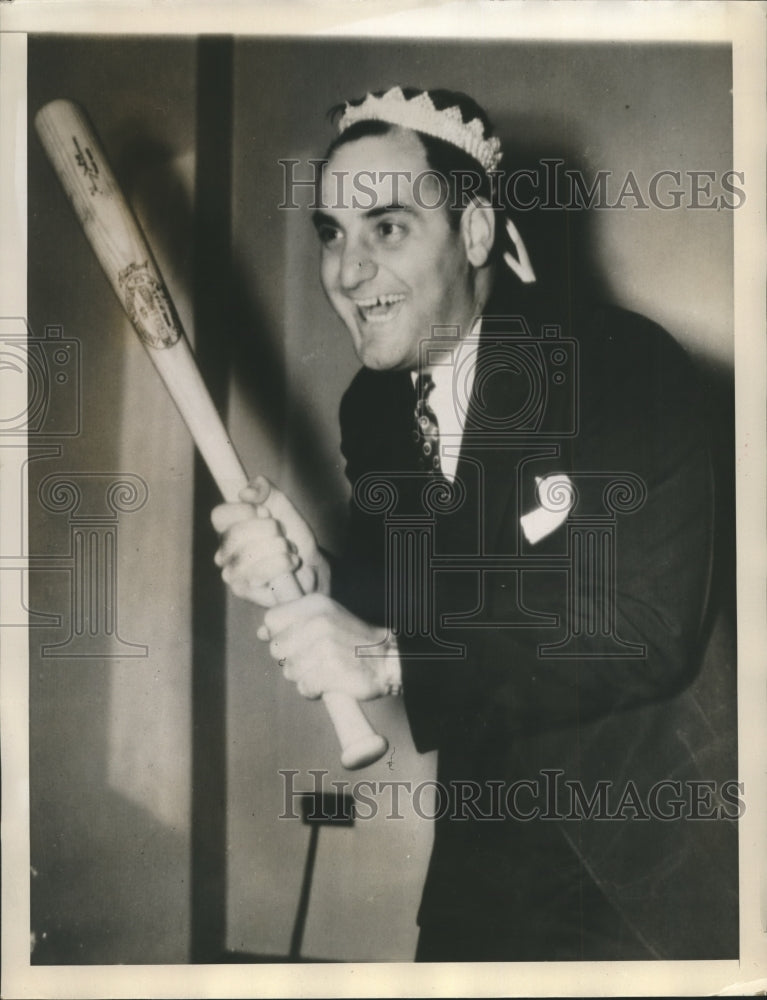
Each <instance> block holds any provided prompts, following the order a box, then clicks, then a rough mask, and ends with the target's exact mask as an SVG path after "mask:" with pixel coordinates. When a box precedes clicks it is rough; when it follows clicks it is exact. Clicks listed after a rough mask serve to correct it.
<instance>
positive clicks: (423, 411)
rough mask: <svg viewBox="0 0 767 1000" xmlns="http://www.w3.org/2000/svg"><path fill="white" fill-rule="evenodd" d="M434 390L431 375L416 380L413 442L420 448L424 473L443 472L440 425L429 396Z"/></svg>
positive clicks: (420, 460)
mask: <svg viewBox="0 0 767 1000" xmlns="http://www.w3.org/2000/svg"><path fill="white" fill-rule="evenodd" d="M433 388H434V379H433V378H432V377H431V375H429V374H423V375H419V376H418V377H417V378H416V380H415V391H416V404H415V429H414V430H413V440H414V441H415V442H416V444H417V446H418V467H419V469H420V470H421V471H422V472H433V473H436V474H437V475H438V474H439V473H440V472H441V471H442V464H441V462H440V457H439V424H438V423H437V417H436V415H435V413H434V410H432V408H431V407H430V406H429V394H430V393H431V391H432V389H433Z"/></svg>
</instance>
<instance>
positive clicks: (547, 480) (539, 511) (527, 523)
mask: <svg viewBox="0 0 767 1000" xmlns="http://www.w3.org/2000/svg"><path fill="white" fill-rule="evenodd" d="M535 485H536V488H537V489H536V492H537V494H538V504H539V506H538V507H536V508H535V510H531V511H529V512H528V513H527V514H523V515H522V517H520V519H519V523H520V525H521V526H522V531H523V532H524V535H525V538H526V539H527V541H528V542H529V543H530V544H531V545H535V544H537V543H538V542H540V540H541V539H542V538H545V537H546V536H547V535H550V534H551V533H552V531H556V530H557V528H558V527H559V526H560V524H563V523H564V522H565V521H566V520H567V515H568V514H569V513H570V511H571V510H572V509H573V507H574V506H575V487H574V486H573V483H572V480H571V479H570V478H569V476H566V475H565V474H564V473H558V474H557V475H554V476H545V477H541V476H536V477H535Z"/></svg>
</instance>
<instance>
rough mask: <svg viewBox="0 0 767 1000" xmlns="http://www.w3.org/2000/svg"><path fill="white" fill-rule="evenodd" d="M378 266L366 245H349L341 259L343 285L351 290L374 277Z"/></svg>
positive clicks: (347, 289) (346, 289) (345, 288)
mask: <svg viewBox="0 0 767 1000" xmlns="http://www.w3.org/2000/svg"><path fill="white" fill-rule="evenodd" d="M377 271H378V268H377V266H376V262H375V261H374V260H373V258H372V256H371V255H370V253H369V252H367V251H366V249H365V247H363V246H362V245H360V244H355V245H354V246H351V245H349V246H347V247H346V249H345V251H344V255H343V258H342V260H341V275H340V277H341V287H342V288H343V289H344V290H345V291H349V290H351V289H353V288H356V287H357V286H358V285H361V284H362V283H363V282H364V281H369V280H370V279H371V278H374V277H375V275H376V273H377Z"/></svg>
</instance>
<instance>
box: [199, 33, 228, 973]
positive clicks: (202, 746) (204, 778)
mask: <svg viewBox="0 0 767 1000" xmlns="http://www.w3.org/2000/svg"><path fill="white" fill-rule="evenodd" d="M232 58H233V44H232V39H231V38H225V37H215V36H208V37H205V38H201V39H200V40H199V41H198V50H197V137H196V155H197V162H196V181H195V231H194V253H195V258H194V327H195V353H196V355H197V358H198V361H199V364H200V367H201V369H202V372H203V376H204V378H205V381H206V382H207V385H208V388H209V389H210V391H211V394H212V396H213V399H214V401H215V403H216V405H217V407H218V409H219V411H220V412H221V413H222V414H224V415H225V412H226V397H227V385H228V377H229V367H230V364H229V362H230V358H229V345H230V343H231V338H230V331H229V330H228V329H227V328H226V323H227V315H228V313H229V310H228V308H227V303H228V300H229V299H230V297H229V295H228V287H229V284H230V282H231V187H232ZM219 502H220V497H219V494H218V492H217V490H216V488H215V486H214V484H213V481H212V480H211V478H210V475H209V474H208V471H207V469H206V467H205V466H204V464H203V463H202V461H201V459H200V458H199V456H196V457H195V474H194V529H193V530H194V536H193V538H194V542H193V545H194V549H193V558H192V571H193V580H192V612H193V623H192V641H193V652H192V726H193V730H192V864H191V895H192V943H191V958H192V961H193V962H211V961H216V960H220V958H221V956H222V955H223V952H224V950H225V944H226V594H225V591H224V587H223V585H222V583H221V578H220V576H219V572H218V570H217V569H216V567H215V566H214V564H213V553H214V551H215V549H216V547H217V542H216V537H215V534H214V532H213V530H212V528H211V525H210V511H211V509H212V507H214V506H215V505H216V504H217V503H219Z"/></svg>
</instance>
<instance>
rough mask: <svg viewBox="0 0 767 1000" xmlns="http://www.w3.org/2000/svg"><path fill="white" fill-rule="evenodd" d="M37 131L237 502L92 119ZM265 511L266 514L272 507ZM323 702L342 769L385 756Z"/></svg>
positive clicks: (50, 117)
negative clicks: (338, 747)
mask: <svg viewBox="0 0 767 1000" xmlns="http://www.w3.org/2000/svg"><path fill="white" fill-rule="evenodd" d="M35 128H36V129H37V134H38V136H39V137H40V141H41V143H42V145H43V148H44V149H45V152H46V153H47V155H48V159H49V160H50V162H51V165H52V166H53V169H54V170H55V172H56V174H57V176H58V178H59V180H60V181H61V184H62V185H63V187H64V190H65V192H66V194H67V196H68V198H69V200H70V202H71V203H72V207H73V208H74V210H75V214H76V215H77V218H78V219H79V221H80V224H81V225H82V227H83V230H84V232H85V235H86V237H87V239H88V242H89V243H90V245H91V247H92V249H93V251H94V253H95V254H96V257H97V258H98V261H99V263H100V264H101V267H102V269H103V271H104V274H105V275H106V277H107V278H108V280H109V283H110V285H111V286H112V288H113V289H114V291H115V294H116V295H117V298H118V299H119V300H120V304H121V305H122V307H123V309H124V310H125V312H126V313H127V315H128V317H129V319H130V321H131V323H132V324H133V326H134V328H135V330H136V333H138V335H139V338H140V339H141V342H142V344H143V345H144V347H145V348H146V351H147V354H148V355H149V357H150V358H151V359H152V363H153V364H154V366H155V368H156V369H157V371H158V372H159V374H160V377H161V378H162V380H163V382H164V383H165V385H166V387H167V389H168V391H169V392H170V394H171V396H172V398H173V401H174V403H175V404H176V406H177V407H178V410H179V412H180V414H181V416H182V418H183V420H184V422H185V423H186V425H187V427H188V428H189V430H190V432H191V434H192V437H193V439H194V442H195V444H196V445H197V447H198V449H199V451H200V454H201V455H202V457H203V459H204V461H205V463H206V465H207V466H208V468H209V469H210V473H211V475H212V476H213V479H214V481H215V483H216V485H217V486H218V488H219V490H220V491H221V494H222V496H223V498H224V500H226V501H229V502H236V501H237V500H238V498H239V493H240V490H241V489H242V488H243V486H245V485H246V484H247V482H248V477H247V476H246V474H245V471H244V469H243V467H242V463H241V462H240V459H239V458H238V456H237V453H236V451H235V450H234V447H233V445H232V442H231V441H230V440H229V436H228V435H227V432H226V429H225V427H224V425H223V423H222V421H221V418H220V416H219V414H218V411H217V410H216V408H215V406H214V404H213V400H212V399H211V398H210V395H209V393H208V390H207V388H206V387H205V383H204V382H203V380H202V376H201V375H200V371H199V369H198V367H197V364H196V362H195V359H194V355H193V354H192V351H191V348H190V347H189V343H188V341H187V339H186V337H185V335H184V331H183V329H182V326H181V322H180V321H179V318H178V315H177V314H176V310H175V308H174V306H173V302H172V301H171V297H170V295H169V294H168V290H167V288H166V287H165V283H164V281H163V279H162V277H161V275H160V272H159V269H158V267H157V265H156V263H155V260H154V257H153V255H152V251H151V250H150V248H149V245H148V243H147V240H146V238H145V237H144V235H143V233H142V232H141V229H140V227H139V225H138V222H137V220H136V217H135V216H134V214H133V212H132V211H131V208H130V206H129V204H128V202H127V200H126V198H125V196H124V195H123V193H122V191H121V190H120V187H119V185H118V183H117V181H116V179H115V177H114V174H113V173H112V170H111V168H110V166H109V163H108V161H107V158H106V156H105V155H104V151H103V149H102V147H101V144H100V142H99V140H98V138H97V137H96V133H95V131H94V130H93V128H92V126H91V124H90V122H89V120H88V117H87V115H86V114H85V112H84V111H83V109H82V108H80V107H79V106H78V105H76V104H74V103H73V102H72V101H67V100H56V101H51V102H50V103H49V104H46V105H45V106H44V107H43V108H41V109H40V110H39V111H38V112H37V115H36V116H35ZM267 501H268V498H267ZM265 506H266V507H267V509H268V502H267V503H266V504H265ZM301 593H302V591H301V587H300V585H299V583H298V581H297V580H296V578H295V576H293V575H292V574H287V575H285V576H283V577H281V578H280V579H279V580H278V581H276V584H275V594H276V597H277V600H278V601H280V602H286V601H292V600H294V599H295V598H297V597H300V596H301ZM323 702H324V704H325V708H326V709H327V710H328V713H329V715H330V718H331V720H332V722H333V725H334V727H335V730H336V734H337V736H338V739H339V742H340V744H341V763H342V764H343V765H344V767H346V768H349V769H353V768H358V767H364V765H366V764H370V763H372V762H373V761H375V760H378V758H379V757H381V756H382V755H383V754H384V753H385V752H386V749H387V745H388V744H387V742H386V740H385V739H384V738H383V737H382V736H379V735H378V733H376V732H375V731H374V730H373V729H372V728H371V726H370V723H369V722H368V720H367V718H366V717H365V715H364V713H363V712H362V709H361V708H360V706H359V704H358V702H357V701H355V700H354V699H353V698H351V697H349V696H348V695H345V694H338V693H328V694H325V695H323Z"/></svg>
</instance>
